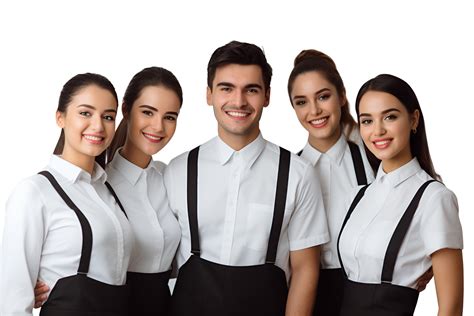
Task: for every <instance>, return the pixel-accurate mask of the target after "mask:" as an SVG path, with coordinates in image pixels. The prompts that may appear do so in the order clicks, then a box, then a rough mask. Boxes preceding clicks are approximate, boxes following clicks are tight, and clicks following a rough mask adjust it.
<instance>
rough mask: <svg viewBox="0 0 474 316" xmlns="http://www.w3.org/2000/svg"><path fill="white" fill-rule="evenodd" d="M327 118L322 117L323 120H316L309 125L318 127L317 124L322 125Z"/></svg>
mask: <svg viewBox="0 0 474 316" xmlns="http://www.w3.org/2000/svg"><path fill="white" fill-rule="evenodd" d="M327 119H328V118H327V117H323V118H320V119H317V120H312V121H311V122H310V123H311V124H314V125H318V124H322V123H324V122H326V121H327Z"/></svg>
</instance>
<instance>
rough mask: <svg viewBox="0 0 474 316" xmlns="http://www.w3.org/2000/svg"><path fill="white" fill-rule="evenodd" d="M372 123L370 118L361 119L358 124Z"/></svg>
mask: <svg viewBox="0 0 474 316" xmlns="http://www.w3.org/2000/svg"><path fill="white" fill-rule="evenodd" d="M371 123H372V120H371V119H363V120H361V121H360V124H362V125H369V124H371Z"/></svg>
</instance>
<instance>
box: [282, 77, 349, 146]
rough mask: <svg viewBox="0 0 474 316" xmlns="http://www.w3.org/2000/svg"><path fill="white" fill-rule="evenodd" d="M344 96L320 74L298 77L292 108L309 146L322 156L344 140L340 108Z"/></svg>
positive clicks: (295, 83)
mask: <svg viewBox="0 0 474 316" xmlns="http://www.w3.org/2000/svg"><path fill="white" fill-rule="evenodd" d="M344 99H345V97H344V96H339V94H338V93H337V89H336V87H335V86H334V85H332V84H331V83H330V82H329V81H327V80H326V78H325V77H324V76H323V75H322V74H321V73H319V72H317V71H310V72H305V73H302V74H300V75H298V76H297V77H296V78H295V81H294V82H293V88H292V91H291V104H292V105H293V108H294V110H295V112H296V116H297V117H298V120H299V121H300V123H301V125H302V126H303V127H304V128H305V129H306V130H307V131H308V133H309V137H308V142H309V144H310V145H311V146H313V147H314V148H316V149H317V150H318V151H320V152H326V151H328V150H329V149H330V148H331V147H332V146H333V145H334V144H335V143H336V142H337V141H338V139H339V137H340V136H341V108H342V106H343V104H344Z"/></svg>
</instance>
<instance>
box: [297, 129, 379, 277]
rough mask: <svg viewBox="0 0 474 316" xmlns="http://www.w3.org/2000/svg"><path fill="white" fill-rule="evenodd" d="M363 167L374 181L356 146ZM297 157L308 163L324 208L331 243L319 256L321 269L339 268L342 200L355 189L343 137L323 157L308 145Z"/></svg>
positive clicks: (324, 246) (346, 198)
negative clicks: (321, 195) (314, 171)
mask: <svg viewBox="0 0 474 316" xmlns="http://www.w3.org/2000/svg"><path fill="white" fill-rule="evenodd" d="M358 146H359V150H360V152H361V156H362V161H363V163H364V169H365V174H366V176H367V182H368V183H370V182H372V181H373V180H374V172H373V171H372V168H371V167H370V164H369V162H368V160H367V157H366V155H365V150H364V146H363V145H362V144H361V143H358ZM301 157H302V158H304V159H306V160H307V161H309V162H310V163H311V164H312V165H313V167H314V169H315V170H316V174H317V176H318V179H319V182H320V183H321V190H322V193H323V201H324V207H325V209H326V215H327V218H328V226H329V234H330V236H331V240H330V241H329V242H328V243H327V244H325V245H323V247H322V252H321V268H323V269H336V268H340V267H341V265H340V264H339V259H338V256H337V237H338V235H339V231H340V230H341V226H342V221H343V220H344V217H345V215H346V213H347V205H346V200H348V199H349V198H350V197H351V194H352V192H353V191H354V189H355V188H357V187H358V184H357V178H356V174H355V170H354V163H353V162H352V155H351V151H350V148H349V145H348V143H347V140H346V137H345V136H344V135H343V134H341V137H340V138H339V140H338V141H337V142H336V143H335V144H334V145H333V146H332V147H331V148H330V149H329V150H328V151H327V152H325V153H321V152H320V151H318V150H317V149H315V148H314V147H312V146H311V145H310V144H309V143H307V144H306V146H305V147H304V149H303V152H302V153H301Z"/></svg>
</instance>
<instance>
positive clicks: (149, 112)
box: [142, 110, 153, 116]
mask: <svg viewBox="0 0 474 316" xmlns="http://www.w3.org/2000/svg"><path fill="white" fill-rule="evenodd" d="M142 113H143V114H145V115H146V116H153V112H152V111H149V110H143V111H142Z"/></svg>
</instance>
